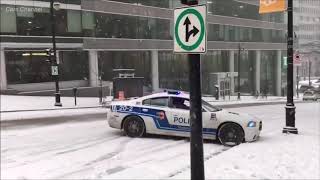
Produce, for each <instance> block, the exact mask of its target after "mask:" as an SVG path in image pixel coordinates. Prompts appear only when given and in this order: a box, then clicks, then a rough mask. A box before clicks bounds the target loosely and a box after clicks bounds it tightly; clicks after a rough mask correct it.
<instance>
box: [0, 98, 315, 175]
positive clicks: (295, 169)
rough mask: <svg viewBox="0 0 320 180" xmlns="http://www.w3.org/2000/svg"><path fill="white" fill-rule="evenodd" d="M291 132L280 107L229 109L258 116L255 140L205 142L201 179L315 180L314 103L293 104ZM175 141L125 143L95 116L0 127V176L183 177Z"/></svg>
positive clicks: (181, 143)
mask: <svg viewBox="0 0 320 180" xmlns="http://www.w3.org/2000/svg"><path fill="white" fill-rule="evenodd" d="M296 106H297V114H296V119H297V120H296V127H297V128H298V130H299V135H285V134H282V133H281V130H282V128H283V126H284V124H285V113H284V112H285V110H284V106H283V105H272V106H259V107H246V108H234V109H229V110H232V111H237V112H248V113H250V114H252V115H255V116H257V117H259V118H261V119H263V120H264V121H263V123H264V124H263V125H264V127H263V131H262V134H261V138H260V140H259V141H257V142H254V143H245V144H241V145H239V146H237V147H234V148H226V147H224V146H222V145H220V144H219V143H217V142H205V144H204V158H205V166H206V169H205V172H206V178H207V179H211V178H212V179H214V178H215V179H222V178H227V179H229V178H237V179H244V178H246V179H254V178H257V179H261V178H263V179H281V178H282V179H291V178H296V179H309V178H314V179H319V178H320V173H319V169H320V165H319V164H320V160H319V158H320V156H319V151H320V149H319V146H320V123H319V121H320V103H303V104H296ZM189 152H190V151H189V142H188V141H187V140H186V139H183V138H166V137H162V136H149V137H145V138H138V139H133V138H128V137H125V136H123V135H122V133H121V132H120V131H119V130H116V129H111V128H109V127H108V125H107V122H106V121H104V120H102V119H97V120H96V121H91V122H82V123H64V124H57V125H51V126H41V127H36V128H26V129H16V130H1V179H66V178H73V179H79V178H81V179H82V178H85V179H87V178H89V179H97V178H101V179H143V178H144V179H171V178H172V179H190V175H189V174H190V168H189V167H190V159H189Z"/></svg>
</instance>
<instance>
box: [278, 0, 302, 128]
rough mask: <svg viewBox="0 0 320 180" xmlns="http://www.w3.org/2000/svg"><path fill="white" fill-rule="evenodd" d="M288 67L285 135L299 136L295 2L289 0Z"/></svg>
mask: <svg viewBox="0 0 320 180" xmlns="http://www.w3.org/2000/svg"><path fill="white" fill-rule="evenodd" d="M287 11H288V39H287V40H288V46H287V47H288V51H287V53H288V55H287V57H288V59H287V60H288V67H287V103H286V107H285V108H286V127H284V128H283V130H282V132H283V133H292V134H298V129H297V128H295V114H296V107H295V105H294V102H293V0H288V10H287Z"/></svg>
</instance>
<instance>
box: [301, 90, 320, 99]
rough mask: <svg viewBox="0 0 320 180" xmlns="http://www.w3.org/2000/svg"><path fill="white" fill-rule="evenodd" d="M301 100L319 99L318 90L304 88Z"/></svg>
mask: <svg viewBox="0 0 320 180" xmlns="http://www.w3.org/2000/svg"><path fill="white" fill-rule="evenodd" d="M302 100H303V101H308V100H312V101H319V100H320V91H314V90H306V91H305V92H304V93H303V97H302Z"/></svg>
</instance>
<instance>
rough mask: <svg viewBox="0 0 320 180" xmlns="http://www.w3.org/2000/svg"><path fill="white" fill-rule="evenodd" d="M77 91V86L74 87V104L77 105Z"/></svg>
mask: <svg viewBox="0 0 320 180" xmlns="http://www.w3.org/2000/svg"><path fill="white" fill-rule="evenodd" d="M77 91H78V89H77V88H76V87H74V88H73V96H74V105H75V106H76V105H77Z"/></svg>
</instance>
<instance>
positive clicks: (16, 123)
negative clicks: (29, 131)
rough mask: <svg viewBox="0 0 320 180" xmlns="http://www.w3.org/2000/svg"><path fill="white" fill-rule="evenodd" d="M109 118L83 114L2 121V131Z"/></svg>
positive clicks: (104, 114) (101, 114)
mask: <svg viewBox="0 0 320 180" xmlns="http://www.w3.org/2000/svg"><path fill="white" fill-rule="evenodd" d="M106 117H107V113H106V112H101V113H94V114H81V115H68V116H55V117H45V118H41V117H39V118H29V119H21V120H4V121H0V127H1V129H3V128H4V129H16V128H19V127H22V126H23V127H24V128H25V127H35V126H44V125H53V124H61V123H66V122H89V121H96V119H102V120H105V119H106Z"/></svg>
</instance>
